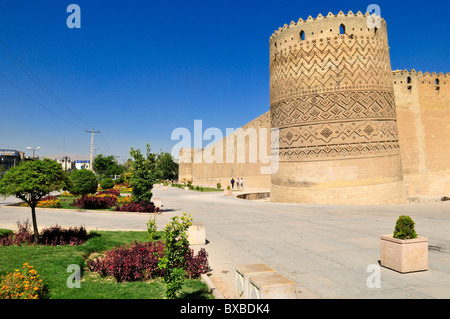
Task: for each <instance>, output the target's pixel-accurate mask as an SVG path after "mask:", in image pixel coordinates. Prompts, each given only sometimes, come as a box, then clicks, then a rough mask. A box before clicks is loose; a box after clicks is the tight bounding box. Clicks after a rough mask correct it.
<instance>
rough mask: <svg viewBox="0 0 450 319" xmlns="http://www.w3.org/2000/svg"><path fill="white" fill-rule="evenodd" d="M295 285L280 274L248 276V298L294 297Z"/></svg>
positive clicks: (295, 295)
mask: <svg viewBox="0 0 450 319" xmlns="http://www.w3.org/2000/svg"><path fill="white" fill-rule="evenodd" d="M296 298H297V285H296V284H295V282H293V281H292V280H290V279H288V278H286V277H285V276H283V275H281V274H270V275H260V276H253V277H250V299H296Z"/></svg>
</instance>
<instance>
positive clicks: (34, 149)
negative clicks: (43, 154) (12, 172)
mask: <svg viewBox="0 0 450 319" xmlns="http://www.w3.org/2000/svg"><path fill="white" fill-rule="evenodd" d="M27 148H28V149H29V150H32V151H33V158H35V156H34V151H37V150H38V149H40V148H41V147H40V146H39V147H36V148H31V147H29V146H27Z"/></svg>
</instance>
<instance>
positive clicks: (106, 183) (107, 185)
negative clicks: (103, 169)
mask: <svg viewBox="0 0 450 319" xmlns="http://www.w3.org/2000/svg"><path fill="white" fill-rule="evenodd" d="M100 187H101V188H102V189H111V188H113V187H114V181H113V180H112V179H111V178H105V179H104V180H102V181H101V182H100Z"/></svg>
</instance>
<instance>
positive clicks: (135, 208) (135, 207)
mask: <svg viewBox="0 0 450 319" xmlns="http://www.w3.org/2000/svg"><path fill="white" fill-rule="evenodd" d="M115 210H116V211H120V212H138V213H158V212H160V209H159V207H156V206H155V205H154V204H153V203H147V202H142V203H135V202H131V203H128V204H122V206H116V208H115Z"/></svg>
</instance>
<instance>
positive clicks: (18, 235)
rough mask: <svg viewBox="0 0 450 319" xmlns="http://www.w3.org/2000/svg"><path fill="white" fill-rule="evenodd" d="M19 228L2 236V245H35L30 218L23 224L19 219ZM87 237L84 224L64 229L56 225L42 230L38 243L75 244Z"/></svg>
mask: <svg viewBox="0 0 450 319" xmlns="http://www.w3.org/2000/svg"><path fill="white" fill-rule="evenodd" d="M17 228H18V230H17V232H15V233H10V234H8V235H7V236H4V237H2V238H0V246H21V245H34V236H33V232H32V231H31V226H30V223H29V222H28V219H27V220H26V221H25V222H24V223H23V224H22V223H21V222H20V221H18V222H17ZM87 239H88V234H87V231H86V229H85V228H84V227H83V226H80V227H69V228H68V229H64V228H61V227H60V226H58V225H56V226H51V227H49V228H44V229H43V230H42V231H41V233H40V234H39V241H38V244H40V245H48V246H61V245H71V246H74V245H81V244H84V243H85V242H86V241H87Z"/></svg>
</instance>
